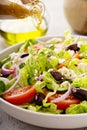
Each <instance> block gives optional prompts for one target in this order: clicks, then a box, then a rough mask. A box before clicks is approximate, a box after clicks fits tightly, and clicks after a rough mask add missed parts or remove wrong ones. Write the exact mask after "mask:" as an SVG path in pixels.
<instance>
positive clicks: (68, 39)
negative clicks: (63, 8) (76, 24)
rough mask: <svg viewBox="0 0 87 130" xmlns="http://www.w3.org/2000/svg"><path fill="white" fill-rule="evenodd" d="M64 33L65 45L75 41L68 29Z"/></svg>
mask: <svg viewBox="0 0 87 130" xmlns="http://www.w3.org/2000/svg"><path fill="white" fill-rule="evenodd" d="M64 35H65V40H64V44H65V45H69V44H71V43H73V42H75V38H72V35H71V31H70V30H67V31H65V33H64Z"/></svg>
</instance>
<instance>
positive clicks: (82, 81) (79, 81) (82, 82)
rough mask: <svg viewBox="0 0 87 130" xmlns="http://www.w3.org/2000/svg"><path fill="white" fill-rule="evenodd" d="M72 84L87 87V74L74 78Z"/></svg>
mask: <svg viewBox="0 0 87 130" xmlns="http://www.w3.org/2000/svg"><path fill="white" fill-rule="evenodd" d="M72 85H73V86H74V87H81V88H86V89H87V75H85V76H83V77H80V78H76V79H74V81H73V83H72Z"/></svg>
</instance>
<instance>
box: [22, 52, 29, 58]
mask: <svg viewBox="0 0 87 130" xmlns="http://www.w3.org/2000/svg"><path fill="white" fill-rule="evenodd" d="M28 55H29V53H24V54H22V55H21V58H24V57H26V56H28Z"/></svg>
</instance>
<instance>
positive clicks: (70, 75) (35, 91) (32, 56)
mask: <svg viewBox="0 0 87 130" xmlns="http://www.w3.org/2000/svg"><path fill="white" fill-rule="evenodd" d="M0 97H1V98H3V99H4V100H6V101H7V102H9V103H11V104H14V105H17V106H18V107H21V108H23V109H27V110H31V111H35V112H43V113H51V114H80V113H87V40H84V39H83V38H81V37H77V36H74V37H72V35H71V33H70V31H66V32H65V33H64V38H57V37H54V38H51V39H50V40H47V41H45V42H44V41H40V40H34V39H33V40H27V41H26V42H25V43H24V44H22V45H21V47H20V48H19V49H18V51H17V52H13V53H11V54H10V55H8V56H7V57H6V58H5V59H3V60H0Z"/></svg>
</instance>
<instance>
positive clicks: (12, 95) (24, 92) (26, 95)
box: [3, 86, 36, 105]
mask: <svg viewBox="0 0 87 130" xmlns="http://www.w3.org/2000/svg"><path fill="white" fill-rule="evenodd" d="M35 94H36V89H35V88H34V87H30V86H27V87H23V88H17V89H14V90H11V91H9V92H7V93H5V94H4V95H3V98H4V99H5V100H6V101H8V102H10V103H12V104H15V105H21V104H23V103H27V102H29V101H31V100H32V99H33V98H34V95H35Z"/></svg>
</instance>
